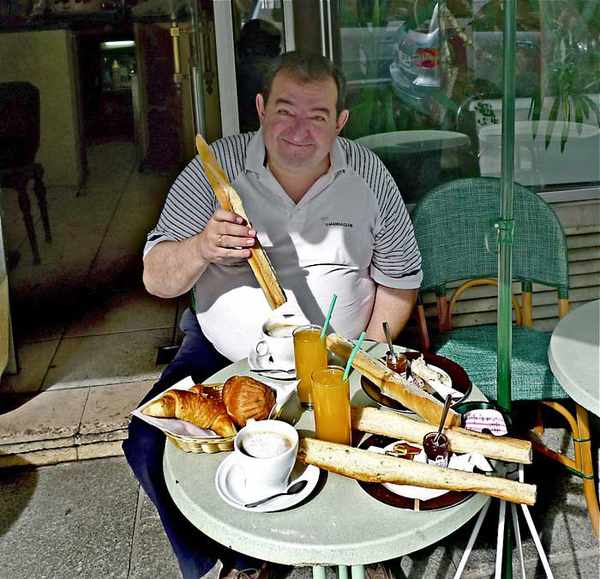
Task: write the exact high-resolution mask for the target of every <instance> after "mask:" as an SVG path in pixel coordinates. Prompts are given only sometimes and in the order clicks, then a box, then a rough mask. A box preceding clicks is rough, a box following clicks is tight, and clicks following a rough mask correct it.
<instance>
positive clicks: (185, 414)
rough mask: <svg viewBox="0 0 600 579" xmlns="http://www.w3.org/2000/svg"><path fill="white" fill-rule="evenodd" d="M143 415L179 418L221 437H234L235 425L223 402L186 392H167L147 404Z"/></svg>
mask: <svg viewBox="0 0 600 579" xmlns="http://www.w3.org/2000/svg"><path fill="white" fill-rule="evenodd" d="M142 412H143V414H145V415H146V416H154V417H157V418H179V419H180V420H187V421H188V422H191V423H192V424H195V425H196V426H199V427H200V428H207V429H210V430H214V432H216V433H217V434H219V435H221V436H234V435H235V433H236V428H235V425H234V424H233V422H232V420H231V418H230V417H229V415H228V414H227V410H226V408H225V405H224V404H223V402H221V401H219V400H215V399H213V398H208V397H204V396H201V395H200V394H196V393H195V392H188V391H185V390H169V391H168V392H167V393H166V394H164V395H163V396H161V397H160V398H159V399H158V400H155V401H154V402H152V403H150V404H148V406H146V408H144V410H142Z"/></svg>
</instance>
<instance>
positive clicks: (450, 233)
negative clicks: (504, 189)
mask: <svg viewBox="0 0 600 579" xmlns="http://www.w3.org/2000/svg"><path fill="white" fill-rule="evenodd" d="M500 198H501V196H500V180H499V179H495V178H481V177H480V178H474V179H461V180H458V181H453V182H451V183H446V184H444V185H441V186H439V187H437V188H435V189H434V190H432V191H430V192H429V193H428V194H427V195H426V196H425V197H423V198H422V199H421V201H420V202H419V203H418V204H417V206H416V207H415V209H414V211H413V213H412V219H413V224H414V227H415V233H416V238H417V243H418V245H419V248H420V250H421V254H422V258H423V274H424V279H423V284H422V288H421V291H427V290H433V291H435V294H436V298H437V315H438V331H439V335H437V336H435V337H434V339H433V340H432V341H431V344H429V342H430V338H429V335H428V334H427V333H425V335H424V336H423V341H424V343H425V346H426V347H431V349H432V350H433V351H434V352H436V353H437V354H439V355H442V356H446V357H448V358H450V359H452V360H454V361H455V362H457V363H458V364H460V365H461V366H462V367H463V368H464V369H465V370H466V371H467V373H468V374H469V377H470V378H471V381H472V382H473V383H474V384H476V385H477V387H478V388H479V389H480V390H481V391H482V392H483V393H484V394H485V395H486V396H487V397H488V398H489V399H492V400H495V399H496V386H497V385H496V376H497V371H496V346H497V328H496V325H495V324H486V325H480V326H474V327H464V328H456V329H453V328H452V311H453V309H454V307H455V305H456V303H457V301H458V299H459V298H460V297H461V296H462V295H463V293H464V292H465V291H466V290H468V289H469V288H471V287H473V286H479V285H487V284H496V283H497V282H496V278H497V274H498V257H497V254H496V253H495V248H496V234H497V224H496V221H497V219H498V216H499V215H500ZM512 269H513V280H514V281H517V282H520V284H521V288H522V293H521V298H520V300H517V298H516V297H513V306H514V308H515V320H516V323H517V325H516V326H515V327H514V328H513V340H512V392H511V398H512V400H518V401H522V400H530V401H539V402H541V404H543V405H544V406H545V407H547V408H551V409H553V410H555V411H556V412H558V413H559V414H560V415H562V416H563V417H564V418H565V420H566V421H567V423H568V425H569V428H570V430H571V432H572V438H573V444H574V448H575V458H574V460H573V459H571V458H569V457H567V456H565V455H564V454H562V453H558V452H555V451H553V450H551V449H549V448H547V447H546V446H544V445H543V444H542V443H541V441H540V440H539V435H540V434H542V433H543V424H542V420H541V412H538V417H537V420H536V424H535V426H534V428H533V429H532V432H531V437H532V440H533V443H534V448H535V449H536V450H537V451H539V452H541V453H543V454H544V455H546V456H547V457H549V458H552V459H554V460H557V461H559V462H560V463H562V464H563V465H565V466H567V467H568V468H569V469H571V470H572V471H573V472H575V473H576V474H578V475H579V476H581V477H582V478H583V481H584V482H583V486H584V493H585V496H586V501H587V505H588V509H589V511H590V516H591V518H592V526H593V527H594V529H595V531H597V528H598V521H597V520H594V519H595V518H596V517H594V516H593V515H592V513H593V512H594V508H593V507H592V505H594V504H595V505H596V506H595V512H596V513H597V512H598V511H597V509H598V507H597V504H598V502H597V498H596V491H595V488H594V478H593V470H592V461H591V448H590V447H591V445H590V441H589V429H588V426H587V413H585V411H584V413H583V414H585V416H584V415H583V414H582V415H580V413H579V412H578V414H577V417H575V416H573V414H572V413H571V412H570V411H569V410H568V409H567V408H565V406H564V405H563V404H560V403H559V402H558V400H562V399H566V398H568V395H567V394H566V392H565V391H564V390H563V389H562V387H561V386H560V384H559V383H558V382H557V380H556V379H555V378H554V376H553V374H552V372H551V370H550V367H549V365H548V354H547V352H548V344H549V341H550V333H549V332H541V331H537V330H534V329H533V327H532V326H533V312H532V286H533V284H534V283H536V284H541V285H544V286H548V287H550V288H555V289H556V290H557V293H558V314H559V317H563V316H564V315H565V314H566V313H567V311H568V309H569V302H568V292H569V279H568V258H567V244H566V239H565V236H564V233H563V231H562V227H561V225H560V222H559V221H558V218H557V217H556V214H555V213H554V211H553V210H552V209H551V208H550V206H549V205H548V204H546V202H545V201H543V200H542V199H541V198H540V197H539V196H538V195H536V194H535V193H533V192H532V191H530V190H529V189H527V188H525V187H522V186H520V185H517V184H515V185H514V240H513V267H512ZM465 280H466V281H465ZM457 282H458V283H459V285H458V287H457V288H456V289H455V290H454V292H453V294H452V296H451V297H450V299H449V298H448V297H447V289H448V284H450V283H452V284H453V285H457ZM418 317H419V318H420V321H421V324H420V325H421V327H424V328H425V331H426V328H427V325H426V323H425V313H424V307H423V305H422V304H420V305H419V307H418Z"/></svg>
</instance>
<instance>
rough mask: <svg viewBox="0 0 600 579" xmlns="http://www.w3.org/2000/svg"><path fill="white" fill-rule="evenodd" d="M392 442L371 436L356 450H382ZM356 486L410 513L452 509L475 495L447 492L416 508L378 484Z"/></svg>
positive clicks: (420, 502)
mask: <svg viewBox="0 0 600 579" xmlns="http://www.w3.org/2000/svg"><path fill="white" fill-rule="evenodd" d="M392 442H394V439H393V438H388V437H387V436H379V435H373V436H369V437H368V438H366V439H365V440H363V441H362V442H361V444H359V445H358V448H369V446H377V447H379V448H383V447H384V446H387V445H388V444H390V443H392ZM357 482H358V484H359V485H360V486H361V487H362V488H363V490H364V491H365V492H366V493H367V494H368V495H371V496H372V497H373V498H374V499H377V500H378V501H380V502H382V503H385V504H386V505H390V506H391V507H398V508H399V509H409V510H411V511H416V510H419V511H437V510H440V509H447V508H449V507H454V506H455V505H458V504H460V503H462V502H463V501H466V500H467V499H468V498H469V497H471V496H472V495H473V494H475V493H471V492H458V491H449V492H447V493H445V494H443V495H442V496H440V497H436V498H433V499H430V500H428V501H418V502H419V507H418V509H417V508H416V502H417V501H416V500H415V499H409V498H407V497H403V496H401V495H398V494H396V493H393V492H392V491H390V490H388V489H386V488H385V486H384V485H382V484H380V483H367V482H362V481H357Z"/></svg>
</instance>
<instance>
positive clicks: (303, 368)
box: [293, 325, 327, 407]
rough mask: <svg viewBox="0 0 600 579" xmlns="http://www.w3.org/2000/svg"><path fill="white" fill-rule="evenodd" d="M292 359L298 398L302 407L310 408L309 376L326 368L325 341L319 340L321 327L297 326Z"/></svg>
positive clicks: (310, 386)
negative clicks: (293, 360)
mask: <svg viewBox="0 0 600 579" xmlns="http://www.w3.org/2000/svg"><path fill="white" fill-rule="evenodd" d="M293 336H294V358H295V361H296V378H297V379H298V380H300V382H299V383H298V398H300V402H301V403H302V405H303V406H307V407H310V406H312V402H311V390H312V384H311V376H312V373H313V372H314V371H315V370H318V369H320V368H327V348H326V347H325V339H324V338H323V339H321V327H320V326H315V325H308V326H299V327H298V328H296V329H295V330H294V333H293Z"/></svg>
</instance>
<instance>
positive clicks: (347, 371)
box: [344, 332, 367, 382]
mask: <svg viewBox="0 0 600 579" xmlns="http://www.w3.org/2000/svg"><path fill="white" fill-rule="evenodd" d="M366 335H367V332H363V333H362V334H361V335H360V336H359V338H358V340H357V341H356V344H354V348H352V352H350V357H349V358H348V362H347V363H346V369H345V370H344V382H345V381H346V380H348V374H350V368H352V362H354V356H356V352H358V351H359V350H360V347H361V346H362V343H363V342H364V340H365V336H366Z"/></svg>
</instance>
